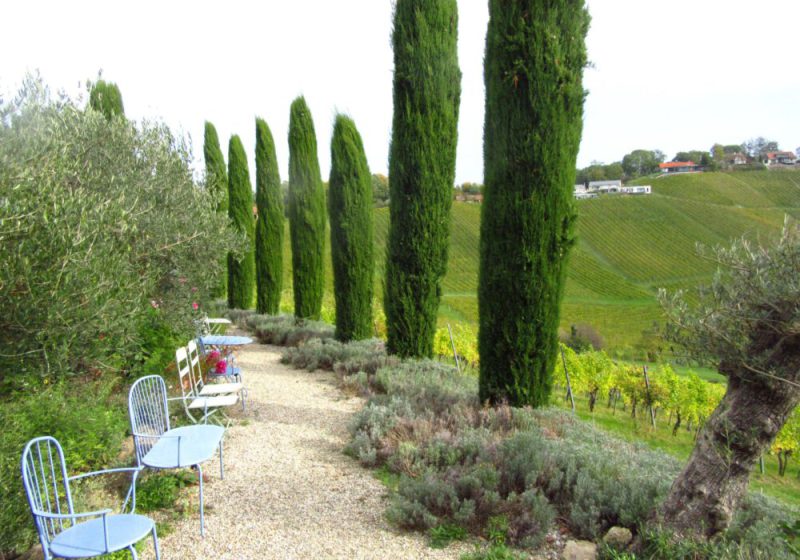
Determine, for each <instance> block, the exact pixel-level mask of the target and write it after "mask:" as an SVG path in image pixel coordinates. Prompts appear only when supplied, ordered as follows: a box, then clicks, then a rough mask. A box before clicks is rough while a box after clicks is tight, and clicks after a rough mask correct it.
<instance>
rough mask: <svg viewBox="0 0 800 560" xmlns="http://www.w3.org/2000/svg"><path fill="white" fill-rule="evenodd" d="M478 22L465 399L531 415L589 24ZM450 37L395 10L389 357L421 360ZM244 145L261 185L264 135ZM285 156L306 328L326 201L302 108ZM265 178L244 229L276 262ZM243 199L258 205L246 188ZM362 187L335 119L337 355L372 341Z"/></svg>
mask: <svg viewBox="0 0 800 560" xmlns="http://www.w3.org/2000/svg"><path fill="white" fill-rule="evenodd" d="M489 17H490V19H489V28H488V32H487V36H486V57H485V68H484V72H485V75H484V79H485V85H486V112H485V123H484V131H485V134H484V174H485V177H484V185H485V187H484V189H485V190H484V204H483V206H482V214H481V240H480V274H479V291H478V303H479V320H480V330H479V350H480V355H481V371H480V383H479V386H480V397H481V399H482V400H488V401H491V402H500V401H508V402H509V403H510V404H512V405H523V404H531V405H534V406H537V405H541V404H544V403H546V402H547V400H548V398H549V394H550V390H551V386H552V379H551V371H552V368H553V364H554V360H555V357H556V350H557V328H558V322H559V307H560V303H561V299H562V296H563V291H564V282H565V272H566V263H567V256H568V253H569V250H570V248H571V246H572V245H573V243H574V233H573V231H574V223H575V211H574V207H573V201H572V195H571V191H572V184H573V182H574V173H575V160H576V158H577V152H578V146H579V143H580V136H581V130H582V115H583V100H584V96H585V92H584V90H583V86H582V75H583V68H584V67H585V65H586V61H587V59H586V48H585V37H586V33H587V31H588V26H589V16H588V12H587V10H586V8H585V3H584V0H547V1H544V0H490V3H489ZM457 26H458V12H457V3H456V0H438V1H436V2H431V1H430V0H397V3H396V5H395V11H394V26H393V32H392V44H393V48H394V63H395V72H394V90H393V91H394V117H393V126H392V143H391V148H390V155H389V175H390V178H391V181H390V193H391V196H390V226H389V234H388V242H387V263H386V280H385V282H386V283H385V286H384V308H385V311H386V318H387V334H388V340H387V348H388V350H389V351H390V352H392V353H395V354H398V355H400V356H430V355H431V354H432V352H433V336H434V332H435V328H436V316H437V310H438V306H439V302H440V299H441V280H442V278H443V276H444V275H445V273H446V269H447V249H448V245H449V227H450V209H451V208H450V207H451V200H452V193H451V189H452V185H453V181H454V178H455V154H456V143H457V124H458V113H459V102H460V94H461V88H460V80H461V72H460V70H459V67H458V57H457ZM257 138H258V140H257V146H259V147H258V148H257V152H258V151H259V150H260V152H259V153H261V152H263V153H261V155H260V156H259V155H257V161H263V162H264V163H263V168H264V169H265V170H266V169H267V168H270V167H271V166H273V167H274V164H275V162H274V145H273V143H272V138H271V135H270V134H269V129H268V128H267V127H266V124H265V123H263V121H262V122H261V123H259V124H257ZM236 141H237V142H238V139H236ZM239 146H240V143H238V144H237V145H236V146H234V139H232V149H231V154H230V160H229V161H230V174H229V185H230V191H229V192H230V194H229V196H230V206H229V213H230V215H231V217H232V219H233V220H234V223H236V224H237V227H239V229H240V230H241V231H243V232H245V234H247V235H248V236H249V237H252V233H250V231H251V230H250V229H248V226H247V225H246V223H245V222H247V219H250V221H252V220H251V218H252V214H251V213H250V210H249V207H247V208H246V207H245V206H244V205H243V204H242V203H241V202H240V198H241V200H243V197H240V195H238V194H237V195H234V188H235V186H236V185H246V188H247V189H248V194H249V181H248V182H245V179H246V161H245V159H244V157H243V151H242V153H241V154H240V153H239V152H238V147H239ZM234 147H235V148H236V150H234ZM289 147H290V162H289V218H290V231H291V242H292V262H293V272H294V274H293V288H294V298H295V315H296V316H297V317H298V318H317V317H319V313H320V308H321V303H322V293H323V251H324V244H325V239H324V232H325V225H326V224H325V221H326V218H325V193H324V190H323V187H322V181H321V178H320V172H319V164H318V162H317V145H316V136H315V133H314V124H313V120H312V119H311V114H310V111H309V110H308V106H307V105H306V103H305V100H304V99H303V98H302V97H301V98H298V99H297V100H295V102H294V103H293V104H292V108H291V121H290V127H289ZM270 151H271V153H270ZM258 167H259V169H260V168H261V167H262V164H259V165H258ZM241 169H243V170H244V171H241ZM270 173H271V172H270ZM270 173H267V172H265V173H264V175H263V185H264V189H263V196H257V199H258V200H259V216H260V218H259V220H260V221H261V220H262V219H263V221H264V222H266V223H264V225H263V227H262V229H263V230H264V234H263V235H262V236H259V239H264V240H267V239H273V240H275V241H273V242H274V243H275V247H279V246H280V238H279V237H277V236H279V234H280V233H279V232H278V229H281V228H278V227H277V225H278V223H279V214H280V202H279V200H278V198H279V197H277V198H275V199H272V198H270V196H269V195H268V194H267V193H268V192H274V191H270V189H271V188H274V185H276V184H278V180H279V178H278V176H277V171H275V172H274V174H270ZM257 184H258V185H259V192H260V193H261V192H262V191H261V184H262V182H261V180H260V179H259V180H258V181H257ZM369 184H370V183H369V169H368V168H367V164H366V158H365V157H364V150H363V145H362V143H361V138H360V137H359V135H358V132H357V130H356V129H355V125H354V123H353V122H352V120H351V119H348V118H347V117H344V116H338V117H337V119H336V122H335V126H334V135H333V140H332V143H331V177H330V195H329V211H330V216H331V224H330V225H331V255H332V259H333V267H334V274H335V278H334V287H335V297H336V314H337V321H336V323H337V337H338V338H340V339H341V340H350V339H354V338H362V337H366V336H368V335H369V331H370V326H371V300H372V275H373V260H374V259H373V254H372V251H373V242H372V222H371V210H370V199H371V197H370V193H369ZM236 188H239V187H236ZM241 188H245V187H241ZM234 200H236V209H234ZM262 205H264V208H263V209H262V207H261V206H262ZM245 218H247V219H245ZM273 226H274V227H273ZM268 230H269V231H272V232H273V234H272V237H271V238H269V237H268V235H267V231H268ZM260 243H261V241H259V244H260ZM264 243H266V244H268V243H270V242H268V241H264ZM268 249H271V247H268V246H267V245H264V246H263V248H262V249H257V250H256V252H257V254H258V255H259V263H260V264H259V267H258V269H259V270H262V265H263V271H262V272H260V273H259V278H263V279H265V280H264V281H265V283H271V284H272V285H273V286H274V285H275V284H276V283H277V284H278V293H279V290H280V287H279V276H280V275H279V274H278V276H275V274H274V270H275V269H274V266H275V264H268V263H278V262H279V260H280V256H279V255H278V256H276V255H275V253H274V251H273V253H269V251H268ZM247 258H248V257H247V256H245V259H243V260H240V261H236V260H235V259H230V258H229V263H230V266H229V270H232V271H233V272H232V273H231V274H230V275H229V280H228V282H229V286H228V293H229V304H230V305H232V306H239V307H247V306H248V305H249V300H246V299H243V298H244V291H242V294H241V295H240V294H239V290H240V288H239V287H238V284H237V282H239V280H238V278H237V275H239V274H246V271H247V270H249V269H248V265H247V264H246V263H245V262H244V261H246V260H247ZM267 279H269V280H267ZM260 293H261V292H260V291H259V294H260ZM274 297H275V299H270V296H267V295H266V292H265V295H264V298H263V300H262V298H261V297H260V296H259V299H258V301H259V303H258V305H259V310H260V311H261V310H262V303H263V310H264V311H267V312H274V311H273V310H274V307H271V306H274V305H276V301H277V298H278V296H277V295H275V296H274Z"/></svg>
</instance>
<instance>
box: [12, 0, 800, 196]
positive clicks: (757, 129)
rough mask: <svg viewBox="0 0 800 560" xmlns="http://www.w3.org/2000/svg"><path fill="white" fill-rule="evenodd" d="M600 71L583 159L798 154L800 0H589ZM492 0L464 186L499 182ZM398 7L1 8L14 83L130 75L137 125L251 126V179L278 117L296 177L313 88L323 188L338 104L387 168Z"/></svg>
mask: <svg viewBox="0 0 800 560" xmlns="http://www.w3.org/2000/svg"><path fill="white" fill-rule="evenodd" d="M587 3H588V6H589V10H590V12H591V15H592V27H591V30H590V32H589V36H588V39H587V45H588V50H589V58H590V60H591V61H592V63H593V67H592V68H590V69H587V70H586V72H585V79H584V84H585V87H586V88H587V89H588V90H589V96H588V98H587V101H586V105H585V121H584V132H583V141H582V143H581V149H580V154H579V156H578V165H579V166H580V167H583V166H586V165H588V164H589V163H590V162H592V161H601V162H605V163H610V162H612V161H616V160H619V159H621V158H622V156H623V155H624V154H626V153H628V152H630V151H631V150H634V149H637V148H645V149H660V150H662V151H664V152H665V153H666V154H667V157H668V158H672V157H673V156H674V155H675V152H677V151H679V150H690V149H708V148H710V146H711V145H712V144H713V143H714V142H722V143H726V144H729V143H740V142H742V141H743V140H745V139H747V138H751V137H755V136H765V137H767V138H769V139H773V140H777V141H778V142H779V144H780V146H781V148H782V149H787V150H792V151H794V150H795V148H797V147H798V146H800V58H798V56H797V55H798V51H799V49H798V37H800V33H798V27H800V0H773V1H771V2H768V3H758V2H752V1H745V0H691V1H689V0H587ZM487 4H488V2H487V1H486V0H459V60H460V66H461V70H462V73H463V81H462V97H461V119H460V123H459V143H458V160H457V169H456V182H458V183H461V182H463V181H474V182H481V181H482V178H483V165H482V137H483V102H484V101H483V97H484V95H483V94H484V92H483V50H484V40H485V34H486V23H487V20H488V8H487ZM391 18H392V1H391V0H261V1H259V2H246V1H241V0H228V1H226V2H218V1H217V2H206V1H191V2H190V1H179V0H169V1H164V0H137V1H136V2H131V1H122V0H117V1H109V0H104V1H96V2H89V1H84V0H71V1H70V0H67V1H63V0H61V1H42V0H25V1H18V2H12V3H7V4H6V5H4V7H3V26H2V31H1V32H0V53H2V54H1V55H0V91H3V92H5V97H6V98H7V99H8V97H9V95H10V93H9V92H14V91H16V89H17V87H18V86H19V83H20V82H21V80H22V78H23V76H24V74H25V73H26V72H27V71H36V70H39V71H40V72H41V74H42V77H43V78H44V80H45V82H46V83H47V84H48V85H49V86H50V87H51V88H52V89H54V90H57V89H63V90H65V91H67V92H68V93H70V94H71V95H77V94H78V93H80V92H81V91H82V86H81V84H82V83H83V82H85V80H86V79H93V78H96V77H97V73H98V71H99V70H102V74H103V78H104V79H106V80H109V81H113V82H116V83H117V84H118V85H119V87H120V90H121V92H122V97H123V101H124V104H125V112H126V114H127V116H128V117H129V118H134V119H140V118H144V117H146V118H158V119H163V120H164V121H165V122H166V123H167V124H168V125H170V127H172V128H173V129H174V130H177V131H182V132H183V133H185V134H188V135H190V136H191V138H192V141H193V146H194V153H195V160H196V162H197V165H198V167H200V168H202V142H203V122H204V120H210V121H211V122H213V123H214V124H215V125H216V127H217V130H218V132H219V135H220V140H221V143H222V149H223V152H224V153H225V154H226V155H227V140H228V138H229V137H230V135H231V134H239V135H240V136H241V137H242V140H243V142H244V144H245V146H246V147H248V148H249V151H250V152H251V154H250V160H251V169H250V172H251V175H253V174H254V169H252V160H253V156H252V151H253V146H254V142H255V140H254V138H255V134H254V128H255V124H254V118H255V117H256V116H260V117H262V118H264V119H265V120H266V121H267V122H268V123H269V125H270V127H271V129H272V132H273V135H274V136H275V139H276V144H277V151H278V158H279V161H280V162H281V177H282V178H283V179H285V178H286V177H287V169H288V157H289V156H288V147H287V142H286V136H287V131H288V119H289V105H290V104H291V102H292V100H293V99H294V98H295V97H296V96H297V95H300V94H303V95H305V97H306V100H307V101H308V103H309V105H310V107H311V110H312V113H313V116H314V120H315V125H316V130H317V138H318V144H319V158H320V165H321V168H322V176H323V179H327V176H328V173H329V169H330V134H331V128H332V122H333V118H334V116H335V114H336V112H337V111H342V112H346V113H348V114H350V116H352V117H353V118H354V119H355V121H356V124H357V126H358V127H359V130H360V132H361V135H362V137H363V139H364V143H365V147H366V150H367V158H368V160H369V165H370V168H371V170H372V171H373V172H380V173H386V170H387V168H388V162H387V158H388V147H389V140H390V136H391V122H392V51H391V46H390V32H391Z"/></svg>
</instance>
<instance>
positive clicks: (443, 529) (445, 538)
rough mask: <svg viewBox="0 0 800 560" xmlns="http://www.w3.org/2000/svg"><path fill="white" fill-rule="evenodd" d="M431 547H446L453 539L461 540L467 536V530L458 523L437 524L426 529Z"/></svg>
mask: <svg viewBox="0 0 800 560" xmlns="http://www.w3.org/2000/svg"><path fill="white" fill-rule="evenodd" d="M428 537H429V538H430V540H429V544H430V546H431V548H447V547H448V545H450V543H451V542H453V541H463V540H464V539H466V538H467V531H466V529H464V528H463V527H459V526H458V525H448V524H445V525H437V526H436V527H431V528H430V529H429V530H428Z"/></svg>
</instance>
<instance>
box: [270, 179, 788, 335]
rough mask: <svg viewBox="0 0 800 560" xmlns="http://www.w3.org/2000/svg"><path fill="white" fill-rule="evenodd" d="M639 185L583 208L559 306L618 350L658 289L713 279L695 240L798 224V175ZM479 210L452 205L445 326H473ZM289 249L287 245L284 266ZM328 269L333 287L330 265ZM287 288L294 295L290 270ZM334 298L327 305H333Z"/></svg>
mask: <svg viewBox="0 0 800 560" xmlns="http://www.w3.org/2000/svg"><path fill="white" fill-rule="evenodd" d="M638 183H639V184H650V185H652V186H653V194H652V195H650V196H639V197H634V196H624V197H623V196H617V197H607V198H600V199H594V200H584V201H579V202H578V206H577V209H578V214H579V220H578V228H577V233H578V244H577V246H576V247H575V249H574V250H573V252H572V254H571V257H570V265H569V275H568V280H567V289H566V295H565V299H564V304H563V307H562V321H561V324H562V327H564V328H568V327H569V325H571V324H578V323H586V324H589V325H591V326H593V327H594V328H595V329H596V330H597V331H598V332H600V334H601V335H602V336H603V337H604V338H605V340H606V343H607V345H608V346H609V348H612V349H619V350H623V349H625V348H626V347H631V346H633V345H634V344H635V343H636V342H637V341H638V340H639V339H640V337H641V333H642V331H643V330H644V329H647V328H649V327H651V326H652V324H653V322H654V321H660V320H661V313H660V308H659V306H658V303H657V302H656V300H655V295H656V292H657V290H658V288H660V287H665V288H668V289H670V290H675V289H679V288H683V289H692V288H694V287H695V286H697V285H698V284H699V283H707V282H708V281H710V279H711V275H712V274H713V271H714V269H715V266H714V264H713V263H711V262H709V261H706V260H703V259H701V258H700V257H698V256H697V255H696V253H695V246H696V244H697V243H701V244H703V245H707V246H714V245H718V244H727V243H729V242H730V240H731V239H732V238H735V237H741V236H743V235H746V236H748V237H751V238H757V237H761V238H764V237H768V236H770V235H774V234H775V233H776V232H777V231H778V230H779V229H780V227H781V225H782V224H783V220H784V216H785V215H790V216H792V217H794V218H796V219H800V171H783V170H782V171H769V172H767V171H760V172H741V173H701V174H691V175H676V176H672V177H660V178H645V179H640V180H639V181H638ZM480 211H481V207H480V205H477V204H472V203H458V202H455V203H453V220H452V229H451V245H450V260H449V265H448V274H447V276H446V277H445V280H444V286H443V289H444V295H443V299H442V305H441V308H440V311H439V315H440V319H441V321H442V322H446V321H450V322H465V323H469V324H471V325H472V326H473V327H476V325H477V320H478V303H477V296H476V293H477V281H478V246H479V231H480ZM388 221H389V210H388V208H379V209H376V210H375V242H376V245H377V247H376V252H375V254H376V256H377V258H378V261H377V263H376V264H377V266H376V269H377V271H378V274H377V275H376V280H375V281H376V294H377V295H378V297H381V293H382V289H381V281H382V277H383V264H384V263H383V259H384V258H385V243H386V232H387V230H388ZM287 240H288V235H287ZM288 251H289V249H288V243H287V248H286V255H287V257H286V258H285V262H287V263H288V262H289V261H290V259H289V258H288V255H289V252H288ZM326 273H327V278H326V281H327V282H328V284H329V285H331V284H332V279H331V270H330V264H328V269H327V272H326ZM285 282H286V283H285V286H286V287H287V288H289V289H290V288H291V276H290V273H289V271H288V270H287V275H286V281H285ZM330 293H331V290H328V294H327V295H326V299H327V302H328V303H329V305H330V306H331V307H332V296H331V295H330ZM284 299H285V301H286V302H287V303H288V302H289V301H291V297H286V298H284ZM288 309H289V308H288V307H287V310H288Z"/></svg>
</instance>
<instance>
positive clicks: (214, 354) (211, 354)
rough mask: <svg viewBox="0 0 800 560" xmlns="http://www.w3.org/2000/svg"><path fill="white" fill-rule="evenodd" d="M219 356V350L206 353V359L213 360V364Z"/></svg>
mask: <svg viewBox="0 0 800 560" xmlns="http://www.w3.org/2000/svg"><path fill="white" fill-rule="evenodd" d="M219 356H220V353H219V350H212V351H211V352H209V353H208V359H209V360H214V361H215V362H217V361H219Z"/></svg>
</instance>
